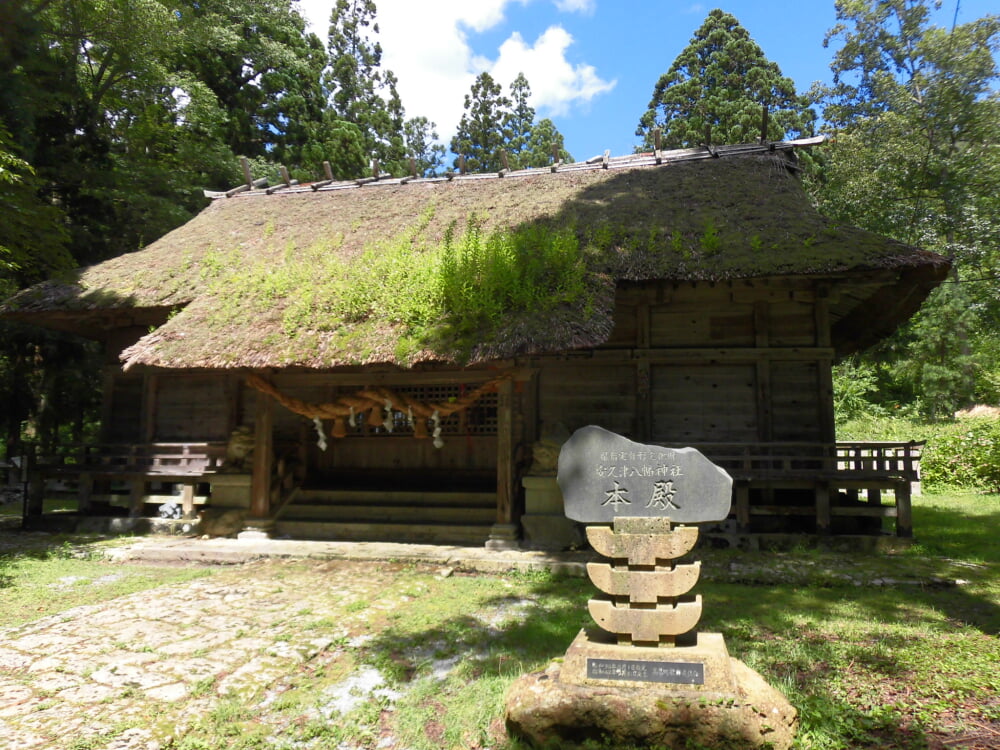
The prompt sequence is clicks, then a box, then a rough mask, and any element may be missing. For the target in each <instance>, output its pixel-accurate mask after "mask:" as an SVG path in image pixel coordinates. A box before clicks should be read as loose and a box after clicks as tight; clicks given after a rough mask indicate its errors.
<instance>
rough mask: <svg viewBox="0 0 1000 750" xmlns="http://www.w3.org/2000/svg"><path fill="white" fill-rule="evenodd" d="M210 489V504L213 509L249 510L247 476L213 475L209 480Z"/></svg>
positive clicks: (248, 479)
mask: <svg viewBox="0 0 1000 750" xmlns="http://www.w3.org/2000/svg"><path fill="white" fill-rule="evenodd" d="M209 484H210V485H211V487H212V497H211V500H210V503H211V505H212V507H214V508H249V507H250V475H249V474H214V475H212V477H211V478H210V479H209Z"/></svg>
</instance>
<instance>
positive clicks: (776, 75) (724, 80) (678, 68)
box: [636, 9, 816, 148]
mask: <svg viewBox="0 0 1000 750" xmlns="http://www.w3.org/2000/svg"><path fill="white" fill-rule="evenodd" d="M765 105H766V106H767V107H768V109H769V117H768V131H767V136H768V138H769V139H770V140H782V139H784V138H787V137H797V136H800V135H808V134H811V133H812V129H813V123H814V122H815V119H816V115H815V113H814V112H813V111H812V110H811V109H810V108H809V103H808V100H806V99H805V98H803V97H800V96H798V95H797V94H796V93H795V85H794V83H793V82H792V80H791V79H790V78H786V77H784V76H783V75H782V74H781V70H780V69H779V68H778V66H777V65H776V64H775V63H773V62H771V61H770V60H768V59H767V57H766V56H765V55H764V52H763V50H761V48H760V47H759V46H758V45H757V43H756V42H755V41H754V40H753V39H752V38H751V37H750V34H749V33H748V32H747V30H746V29H745V28H743V27H742V26H741V25H740V23H739V21H737V20H736V18H735V17H734V16H732V15H730V14H729V13H726V12H724V11H722V10H718V9H716V10H713V11H712V12H711V13H709V14H708V17H707V18H706V19H705V22H704V23H703V24H702V26H701V27H700V28H699V29H698V30H697V31H696V32H695V35H694V36H693V37H692V38H691V41H690V43H689V44H688V46H687V47H685V48H684V50H683V51H682V52H681V53H680V55H678V56H677V59H675V60H674V63H673V65H671V66H670V69H669V70H668V71H667V72H666V73H664V74H663V75H662V76H660V79H659V80H658V81H657V82H656V85H655V86H654V88H653V95H652V98H651V99H650V102H649V109H648V110H647V111H646V113H645V114H644V115H643V116H642V118H641V120H640V121H639V127H638V129H637V130H636V135H641V136H643V137H644V139H645V144H644V145H645V147H646V148H651V147H652V146H653V134H652V131H653V130H654V129H655V128H661V129H662V131H663V142H664V144H666V145H667V146H668V147H689V146H697V145H698V144H699V143H704V142H705V134H706V130H707V129H709V128H710V129H711V142H712V143H716V144H729V143H749V142H753V141H756V140H757V139H759V138H760V134H761V126H762V122H763V108H764V106H765Z"/></svg>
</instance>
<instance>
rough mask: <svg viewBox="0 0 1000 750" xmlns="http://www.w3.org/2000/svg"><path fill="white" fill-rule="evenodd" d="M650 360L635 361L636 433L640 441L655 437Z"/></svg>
mask: <svg viewBox="0 0 1000 750" xmlns="http://www.w3.org/2000/svg"><path fill="white" fill-rule="evenodd" d="M650 370H651V368H650V365H649V360H647V359H641V360H639V361H638V362H636V363H635V407H634V408H635V435H636V440H638V441H639V442H640V443H648V442H650V441H651V440H652V439H653V398H652V395H651V391H652V384H651V381H650V378H651V377H652V373H651V371H650Z"/></svg>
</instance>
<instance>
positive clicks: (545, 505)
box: [521, 476, 583, 551]
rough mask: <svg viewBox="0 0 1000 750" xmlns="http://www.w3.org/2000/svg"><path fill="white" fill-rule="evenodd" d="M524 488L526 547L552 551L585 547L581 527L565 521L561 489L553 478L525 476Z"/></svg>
mask: <svg viewBox="0 0 1000 750" xmlns="http://www.w3.org/2000/svg"><path fill="white" fill-rule="evenodd" d="M521 486H522V487H524V515H523V516H521V527H522V528H523V529H524V542H525V546H527V547H530V548H531V549H541V550H551V551H560V550H564V549H572V548H577V547H582V546H583V534H581V533H580V526H579V524H577V523H576V522H575V521H571V520H570V519H568V518H566V512H565V510H564V509H563V497H562V490H560V489H559V484H558V483H557V482H556V478H555V477H554V476H526V477H523V478H522V479H521Z"/></svg>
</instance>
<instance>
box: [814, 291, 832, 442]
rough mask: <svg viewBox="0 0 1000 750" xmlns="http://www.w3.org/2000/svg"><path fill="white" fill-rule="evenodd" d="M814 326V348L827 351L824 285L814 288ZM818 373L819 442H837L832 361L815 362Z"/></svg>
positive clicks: (826, 293) (828, 336)
mask: <svg viewBox="0 0 1000 750" xmlns="http://www.w3.org/2000/svg"><path fill="white" fill-rule="evenodd" d="M813 310H814V316H815V317H814V325H815V326H816V337H815V340H816V346H817V347H818V348H820V349H829V348H830V347H831V346H833V344H832V339H831V333H830V288H829V287H828V286H826V285H825V284H820V285H819V286H817V287H816V303H815V307H814V308H813ZM816 369H817V372H818V373H819V383H818V384H817V385H818V387H819V399H820V401H819V425H820V432H821V433H822V435H821V440H822V441H823V442H825V443H833V442H835V441H836V440H837V422H836V416H835V415H834V412H833V361H832V360H830V359H820V360H818V361H817V362H816Z"/></svg>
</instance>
